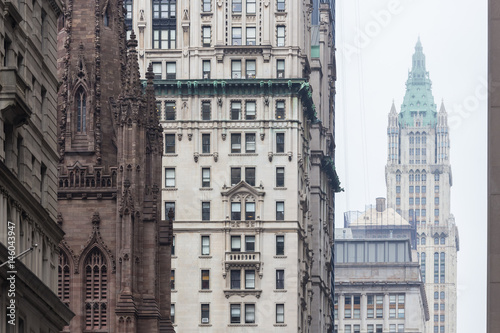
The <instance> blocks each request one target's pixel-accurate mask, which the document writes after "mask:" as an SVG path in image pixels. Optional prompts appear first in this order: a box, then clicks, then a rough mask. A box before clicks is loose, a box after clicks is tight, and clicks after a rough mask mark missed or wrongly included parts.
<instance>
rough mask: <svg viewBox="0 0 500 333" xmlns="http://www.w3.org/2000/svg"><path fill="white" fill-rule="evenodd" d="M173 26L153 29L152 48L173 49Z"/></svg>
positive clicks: (174, 35)
mask: <svg viewBox="0 0 500 333" xmlns="http://www.w3.org/2000/svg"><path fill="white" fill-rule="evenodd" d="M175 39H176V34H175V28H170V29H154V30H153V48H154V49H162V50H168V49H175Z"/></svg>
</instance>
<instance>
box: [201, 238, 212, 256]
mask: <svg viewBox="0 0 500 333" xmlns="http://www.w3.org/2000/svg"><path fill="white" fill-rule="evenodd" d="M201 255H202V256H208V255H210V236H201Z"/></svg>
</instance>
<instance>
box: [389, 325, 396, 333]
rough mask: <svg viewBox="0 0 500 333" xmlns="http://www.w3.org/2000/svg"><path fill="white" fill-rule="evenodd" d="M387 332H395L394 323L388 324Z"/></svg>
mask: <svg viewBox="0 0 500 333" xmlns="http://www.w3.org/2000/svg"><path fill="white" fill-rule="evenodd" d="M389 332H390V333H396V324H390V325H389Z"/></svg>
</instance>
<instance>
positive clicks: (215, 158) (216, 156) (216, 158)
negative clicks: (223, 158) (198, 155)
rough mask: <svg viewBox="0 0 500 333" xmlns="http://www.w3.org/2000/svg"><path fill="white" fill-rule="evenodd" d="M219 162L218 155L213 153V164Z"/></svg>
mask: <svg viewBox="0 0 500 333" xmlns="http://www.w3.org/2000/svg"><path fill="white" fill-rule="evenodd" d="M218 160H219V153H218V152H215V153H214V162H217V161H218Z"/></svg>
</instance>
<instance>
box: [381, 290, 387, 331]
mask: <svg viewBox="0 0 500 333" xmlns="http://www.w3.org/2000/svg"><path fill="white" fill-rule="evenodd" d="M382 330H383V331H384V332H389V293H387V292H386V293H384V326H383V329H382Z"/></svg>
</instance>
